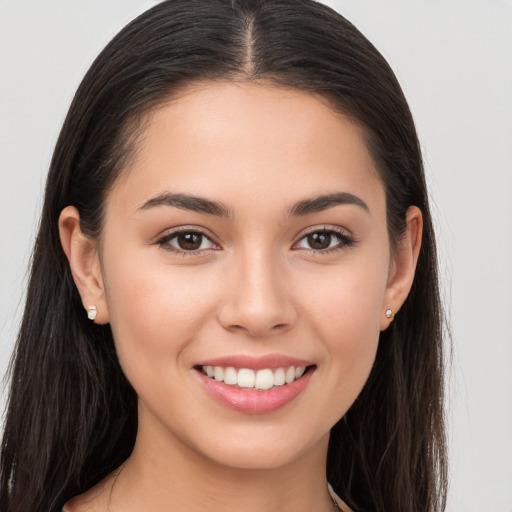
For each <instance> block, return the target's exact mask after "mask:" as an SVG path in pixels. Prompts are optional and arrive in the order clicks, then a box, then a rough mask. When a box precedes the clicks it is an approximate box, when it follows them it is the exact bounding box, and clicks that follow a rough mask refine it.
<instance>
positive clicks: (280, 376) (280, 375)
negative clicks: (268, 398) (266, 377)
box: [274, 368, 286, 386]
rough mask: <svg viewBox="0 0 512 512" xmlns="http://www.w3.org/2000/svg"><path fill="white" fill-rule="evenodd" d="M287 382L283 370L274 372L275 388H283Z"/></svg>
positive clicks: (279, 369)
mask: <svg viewBox="0 0 512 512" xmlns="http://www.w3.org/2000/svg"><path fill="white" fill-rule="evenodd" d="M285 382H286V379H285V377H284V370H283V369H282V368H278V369H277V370H276V371H275V372H274V386H282V385H283V384H284V383H285Z"/></svg>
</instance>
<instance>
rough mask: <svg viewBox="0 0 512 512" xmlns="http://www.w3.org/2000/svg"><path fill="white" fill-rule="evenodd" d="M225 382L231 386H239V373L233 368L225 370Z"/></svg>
mask: <svg viewBox="0 0 512 512" xmlns="http://www.w3.org/2000/svg"><path fill="white" fill-rule="evenodd" d="M224 382H225V383H226V384H229V385H231V386H233V385H234V384H238V372H237V371H236V370H235V369H234V368H233V367H232V366H229V367H228V368H226V369H225V370H224Z"/></svg>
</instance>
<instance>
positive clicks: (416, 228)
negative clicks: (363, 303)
mask: <svg viewBox="0 0 512 512" xmlns="http://www.w3.org/2000/svg"><path fill="white" fill-rule="evenodd" d="M422 233H423V216H422V214H421V210H420V209H419V208H418V207H416V206H410V207H409V209H408V210H407V213H406V228H405V232H404V234H403V236H402V237H401V238H400V240H399V241H398V243H397V246H396V248H395V251H394V254H393V257H392V261H391V266H390V272H389V277H388V284H387V288H386V293H385V297H384V302H383V310H382V313H381V322H380V329H381V331H384V330H385V329H387V328H388V327H389V324H390V323H391V322H392V321H393V316H394V315H396V314H397V312H398V310H399V309H400V308H401V307H402V304H403V303H404V301H405V299H406V298H407V295H409V292H410V290H411V287H412V283H413V281H414V274H415V272H416V264H417V262H418V256H419V253H420V248H421V237H422ZM388 309H390V310H391V311H392V313H393V315H392V316H391V317H390V318H388V316H387V315H386V311H387V310H388Z"/></svg>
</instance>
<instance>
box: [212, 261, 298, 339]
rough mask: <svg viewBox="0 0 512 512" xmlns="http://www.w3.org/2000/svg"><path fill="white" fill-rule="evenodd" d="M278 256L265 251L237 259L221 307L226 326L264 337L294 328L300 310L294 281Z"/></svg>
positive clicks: (256, 336) (228, 328) (221, 317)
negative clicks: (293, 299) (297, 305)
mask: <svg viewBox="0 0 512 512" xmlns="http://www.w3.org/2000/svg"><path fill="white" fill-rule="evenodd" d="M278 259H279V258H277V257H276V256H275V255H274V256H272V255H271V254H268V255H265V254H262V253H258V254H255V253H252V254H249V255H245V256H244V255H240V257H238V258H235V261H233V262H232V263H233V264H232V265H231V267H230V268H231V271H230V272H229V276H228V277H227V279H226V282H225V286H226V288H225V291H226V294H225V300H224V301H223V302H222V304H221V306H220V308H219V310H218V319H219V322H220V323H221V325H222V326H223V327H224V328H225V329H227V330H228V331H231V332H234V331H235V332H236V331H239V332H244V333H245V334H247V335H249V336H251V337H254V338H261V337H266V336H270V335H272V334H275V333H278V332H283V331H286V330H288V329H290V328H291V327H293V325H294V324H295V322H296V321H297V310H296V307H295V306H294V304H293V301H292V298H291V287H290V284H291V283H289V282H287V278H286V275H287V273H286V271H285V270H284V269H283V268H282V267H281V266H280V264H279V261H278Z"/></svg>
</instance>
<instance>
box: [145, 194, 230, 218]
mask: <svg viewBox="0 0 512 512" xmlns="http://www.w3.org/2000/svg"><path fill="white" fill-rule="evenodd" d="M157 206H172V207H174V208H180V209H182V210H192V211H194V212H198V213H207V214H208V215H217V216H219V217H231V212H230V210H229V208H228V207H227V206H225V205H223V204H222V203H218V202H215V201H210V200H209V199H205V198H204V197H197V196H191V195H188V194H172V193H170V192H166V193H164V194H160V195H158V196H156V197H153V198H152V199H150V200H149V201H146V202H145V203H144V204H143V205H142V206H140V207H139V208H137V211H143V210H149V209H150V208H156V207H157Z"/></svg>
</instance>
